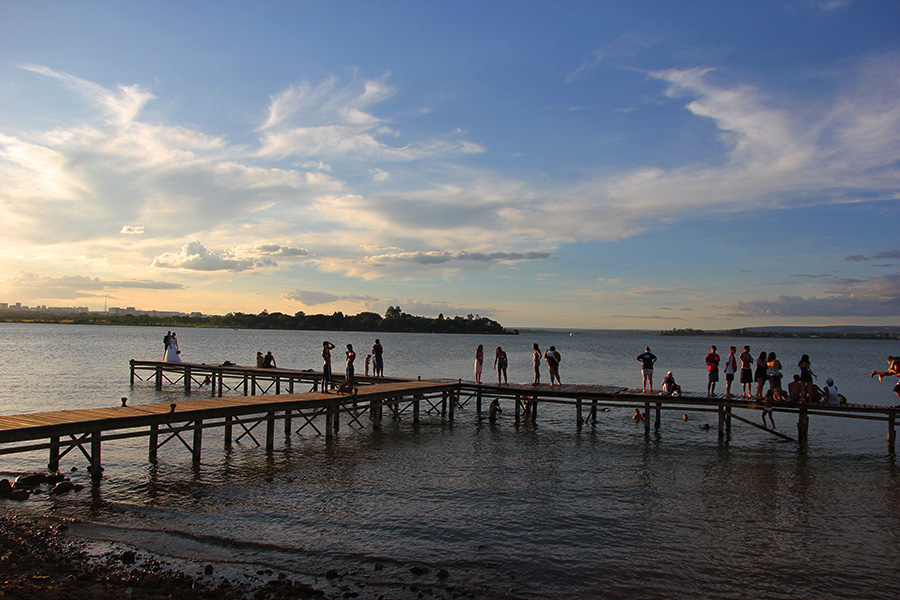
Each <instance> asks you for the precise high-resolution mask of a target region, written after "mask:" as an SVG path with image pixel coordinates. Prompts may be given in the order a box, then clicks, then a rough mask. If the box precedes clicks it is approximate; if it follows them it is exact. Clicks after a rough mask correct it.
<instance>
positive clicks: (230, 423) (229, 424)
mask: <svg viewBox="0 0 900 600" xmlns="http://www.w3.org/2000/svg"><path fill="white" fill-rule="evenodd" d="M233 429H234V417H232V416H231V415H228V416H227V417H225V433H224V437H225V450H226V451H228V450H231V437H232V431H233Z"/></svg>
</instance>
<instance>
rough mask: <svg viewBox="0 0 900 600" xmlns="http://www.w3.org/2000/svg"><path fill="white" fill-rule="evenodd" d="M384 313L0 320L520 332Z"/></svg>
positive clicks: (9, 316) (3, 318) (487, 323)
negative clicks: (382, 314)
mask: <svg viewBox="0 0 900 600" xmlns="http://www.w3.org/2000/svg"><path fill="white" fill-rule="evenodd" d="M388 313H389V314H388V315H385V316H384V317H382V316H381V315H378V314H376V313H372V312H362V313H359V314H356V315H345V314H343V313H341V312H335V313H333V314H331V315H323V314H316V315H307V314H305V313H303V312H298V313H296V314H294V315H286V314H284V313H279V312H273V313H269V312H267V311H263V312H261V313H259V314H255V315H254V314H246V313H228V314H227V315H205V316H202V317H190V316H179V317H175V316H166V317H158V316H150V315H130V314H128V315H107V314H90V313H87V314H85V313H68V314H66V313H58V314H57V313H35V312H33V311H13V310H3V311H0V323H44V324H59V325H126V326H135V327H171V328H174V327H181V328H183V327H209V328H216V329H281V330H286V331H366V332H383V333H463V334H487V335H518V334H519V331H518V330H517V329H507V328H505V327H503V326H502V325H501V324H500V323H498V322H496V321H494V320H492V319H489V318H487V317H481V316H477V315H471V314H470V315H468V316H466V317H459V316H455V317H447V318H445V317H444V315H440V316H438V317H435V318H431V317H420V316H415V315H408V314H406V313H403V312H400V310H399V308H398V309H396V310H395V311H394V312H391V311H390V310H389V311H388Z"/></svg>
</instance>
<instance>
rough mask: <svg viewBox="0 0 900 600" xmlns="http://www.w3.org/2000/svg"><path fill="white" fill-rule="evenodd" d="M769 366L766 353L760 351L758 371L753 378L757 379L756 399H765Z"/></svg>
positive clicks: (757, 362)
mask: <svg viewBox="0 0 900 600" xmlns="http://www.w3.org/2000/svg"><path fill="white" fill-rule="evenodd" d="M767 371H768V368H767V367H766V353H765V352H760V353H759V358H757V359H756V372H755V373H754V375H753V379H754V380H755V381H756V399H757V400H762V399H763V388H764V387H766V382H767V381H768V380H769V376H768V374H767Z"/></svg>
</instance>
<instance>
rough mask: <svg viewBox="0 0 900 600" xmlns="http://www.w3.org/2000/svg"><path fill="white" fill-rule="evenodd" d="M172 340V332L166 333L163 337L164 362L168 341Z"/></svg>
mask: <svg viewBox="0 0 900 600" xmlns="http://www.w3.org/2000/svg"><path fill="white" fill-rule="evenodd" d="M171 338H172V332H171V331H167V332H166V335H164V336H163V360H166V353H167V352H168V351H169V340H170V339H171Z"/></svg>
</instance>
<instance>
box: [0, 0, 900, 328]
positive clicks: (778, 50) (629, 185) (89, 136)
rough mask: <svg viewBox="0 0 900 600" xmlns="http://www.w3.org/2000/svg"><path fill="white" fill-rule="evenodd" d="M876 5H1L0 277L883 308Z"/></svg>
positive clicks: (203, 305) (886, 66)
mask: <svg viewBox="0 0 900 600" xmlns="http://www.w3.org/2000/svg"><path fill="white" fill-rule="evenodd" d="M898 31H900V3H896V2H875V1H871V2H861V1H838V0H833V1H813V0H796V1H793V0H783V1H780V2H765V1H761V2H690V1H685V2H671V1H660V2H655V1H649V0H647V1H640V2H631V1H623V2H500V1H497V2H466V1H456V2H340V1H337V2H300V1H298V2H189V3H178V2H90V1H88V2H39V1H37V2H24V1H23V2H18V1H8V0H5V1H0V106H2V110H0V218H2V222H3V224H4V225H3V235H2V236H0V257H2V260H0V282H2V283H0V292H2V293H0V301H5V302H17V301H18V302H22V303H23V304H28V305H41V304H43V305H48V306H89V307H90V308H92V309H102V307H103V305H104V302H107V303H108V304H109V305H110V306H137V307H139V308H144V309H158V310H183V311H193V310H200V311H203V312H207V313H218V314H222V313H225V312H229V311H242V312H253V313H256V312H259V311H261V310H263V309H266V310H268V311H269V312H274V311H281V312H285V313H290V314H293V313H295V312H297V311H301V310H302V311H305V312H307V313H319V312H323V313H331V312H334V311H338V310H340V311H343V312H345V313H357V312H360V311H363V310H371V311H374V312H378V313H382V314H383V313H384V311H385V310H386V309H387V307H388V306H397V305H399V306H400V307H401V308H402V309H403V310H404V311H405V312H409V313H412V314H422V315H430V316H436V315H437V314H438V313H443V314H445V315H447V316H452V315H457V314H458V315H466V314H469V313H472V314H480V315H484V316H490V317H492V318H495V319H497V320H498V321H500V322H501V323H503V324H504V325H507V326H518V327H527V326H547V327H571V328H581V327H584V328H589V327H598V328H629V329H631V328H641V329H669V328H673V327H693V328H702V329H713V328H723V327H725V328H731V327H743V326H760V325H810V326H812V325H833V324H858V325H882V324H887V325H900V241H898V236H897V226H898V223H900V202H898V200H900V36H898V35H897V32H898Z"/></svg>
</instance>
